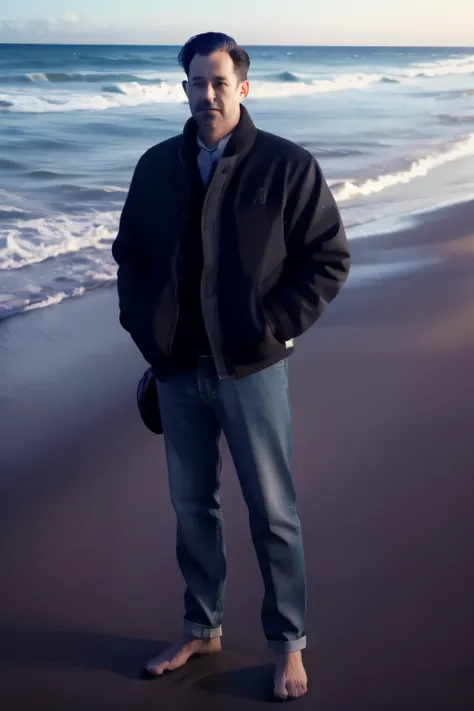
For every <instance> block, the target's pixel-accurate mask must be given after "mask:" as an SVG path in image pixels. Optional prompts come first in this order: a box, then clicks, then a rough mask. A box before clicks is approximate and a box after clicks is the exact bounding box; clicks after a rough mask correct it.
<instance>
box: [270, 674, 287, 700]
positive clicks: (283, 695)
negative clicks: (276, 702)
mask: <svg viewBox="0 0 474 711" xmlns="http://www.w3.org/2000/svg"><path fill="white" fill-rule="evenodd" d="M273 693H274V695H275V696H276V697H277V698H278V699H283V700H285V699H287V698H288V691H287V690H286V684H285V680H284V679H283V678H278V677H275V689H274V691H273Z"/></svg>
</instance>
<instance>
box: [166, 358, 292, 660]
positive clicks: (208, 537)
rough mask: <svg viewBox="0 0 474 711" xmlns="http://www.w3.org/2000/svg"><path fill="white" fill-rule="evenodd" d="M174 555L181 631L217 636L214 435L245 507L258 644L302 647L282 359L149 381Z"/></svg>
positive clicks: (222, 559)
mask: <svg viewBox="0 0 474 711" xmlns="http://www.w3.org/2000/svg"><path fill="white" fill-rule="evenodd" d="M158 396H159V402H160V409H161V417H162V422H163V433H164V438H165V446H166V456H167V462H168V474H169V484H170V494H171V501H172V503H173V507H174V510H175V512H176V515H177V521H178V527H177V546H176V550H177V559H178V564H179V566H180V569H181V572H182V575H183V577H184V580H185V583H186V593H185V618H184V630H185V632H187V633H188V634H190V635H192V636H194V637H199V638H208V639H209V638H212V637H218V636H220V635H221V634H222V627H221V623H222V616H223V611H224V597H225V581H226V554H225V541H224V528H223V519H222V512H221V506H220V497H219V480H220V471H221V456H220V449H219V440H220V437H221V434H222V432H223V433H224V435H225V437H226V439H227V442H228V445H229V449H230V452H231V455H232V459H233V462H234V465H235V469H236V471H237V476H238V478H239V482H240V486H241V489H242V493H243V496H244V499H245V502H246V504H247V507H248V512H249V521H250V530H251V534H252V540H253V544H254V547H255V551H256V554H257V559H258V563H259V566H260V571H261V574H262V577H263V582H264V588H265V594H264V598H263V604H262V613H261V616H262V617H261V618H262V624H263V630H264V633H265V637H266V639H267V641H268V646H269V647H271V648H272V649H274V650H276V651H278V652H293V651H298V650H301V649H304V648H305V646H306V636H305V624H306V568H305V560H304V552H303V541H302V535H301V524H300V521H299V518H298V515H297V512H296V495H295V487H294V484H293V480H292V476H291V469H290V461H291V430H290V419H291V418H290V399H289V393H288V362H287V360H284V361H281V362H280V363H277V364H276V365H273V366H271V367H269V368H267V369H265V370H263V371H260V372H259V373H255V374H253V375H249V376H247V377H245V378H241V379H239V380H235V379H231V378H229V379H225V380H219V379H218V377H217V374H216V371H215V368H214V364H213V360H212V358H210V357H202V358H200V360H199V364H198V367H197V370H196V371H193V372H181V373H175V374H174V375H173V376H171V378H170V379H169V380H167V381H166V382H159V383H158Z"/></svg>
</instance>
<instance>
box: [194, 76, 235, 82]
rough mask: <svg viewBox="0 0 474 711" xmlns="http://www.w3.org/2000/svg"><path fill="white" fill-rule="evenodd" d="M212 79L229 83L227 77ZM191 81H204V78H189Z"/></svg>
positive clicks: (214, 77)
mask: <svg viewBox="0 0 474 711" xmlns="http://www.w3.org/2000/svg"><path fill="white" fill-rule="evenodd" d="M212 78H213V79H217V80H218V81H229V80H228V78H227V77H222V76H213V77H212ZM191 81H206V78H205V77H199V76H198V77H191Z"/></svg>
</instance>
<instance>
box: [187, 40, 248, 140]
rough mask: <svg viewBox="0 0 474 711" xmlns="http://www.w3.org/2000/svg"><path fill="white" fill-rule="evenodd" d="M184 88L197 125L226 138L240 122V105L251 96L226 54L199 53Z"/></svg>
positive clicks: (192, 63)
mask: <svg viewBox="0 0 474 711" xmlns="http://www.w3.org/2000/svg"><path fill="white" fill-rule="evenodd" d="M183 87H184V90H185V92H186V96H187V97H188V100H189V106H190V109H191V113H192V115H193V116H194V118H195V119H196V122H197V124H198V126H199V127H200V128H202V129H205V130H207V131H208V132H212V133H223V135H224V134H225V132H226V130H228V132H230V131H231V130H232V129H233V128H235V126H236V125H237V123H238V122H239V118H240V104H241V102H242V100H243V99H245V97H246V96H247V95H248V93H249V83H248V81H244V82H241V81H240V79H239V77H238V76H237V74H236V73H235V67H234V63H233V61H232V58H231V56H230V55H229V54H227V52H214V54H211V55H209V56H208V57H204V56H202V55H200V54H196V55H195V56H194V57H193V60H192V62H191V65H190V67H189V78H188V81H185V82H183Z"/></svg>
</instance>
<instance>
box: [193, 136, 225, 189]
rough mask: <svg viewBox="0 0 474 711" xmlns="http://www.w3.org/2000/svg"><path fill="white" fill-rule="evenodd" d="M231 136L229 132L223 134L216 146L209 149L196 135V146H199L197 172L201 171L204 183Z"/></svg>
mask: <svg viewBox="0 0 474 711" xmlns="http://www.w3.org/2000/svg"><path fill="white" fill-rule="evenodd" d="M231 136H232V134H231V133H229V135H228V136H225V138H222V139H221V140H220V141H219V143H218V144H217V146H216V148H213V149H212V150H209V148H207V146H205V145H204V143H203V142H202V141H201V139H200V138H199V136H198V139H197V141H198V146H199V147H200V149H201V150H200V151H199V155H198V159H197V161H198V167H199V172H200V173H201V178H202V182H203V183H204V185H207V183H208V180H209V176H210V175H211V172H212V168H213V167H214V164H215V163H218V162H219V161H220V159H221V158H222V156H223V154H224V151H225V149H226V146H227V144H228V143H229V141H230V137H231Z"/></svg>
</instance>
